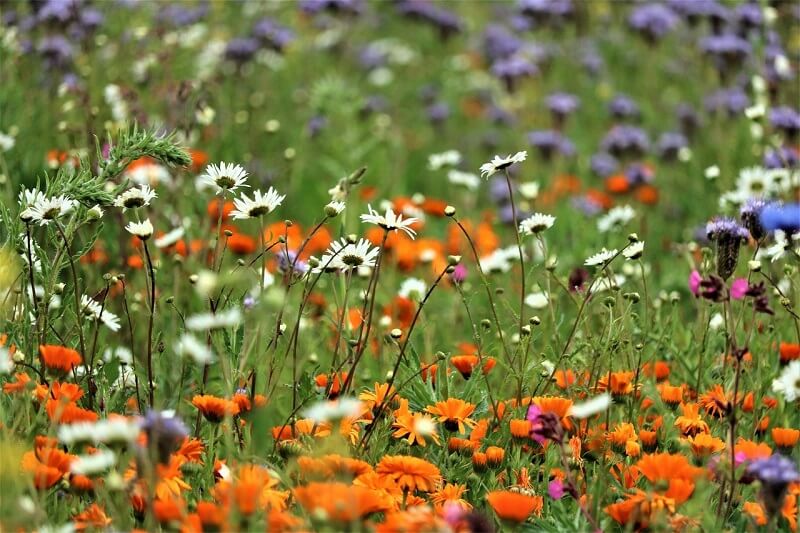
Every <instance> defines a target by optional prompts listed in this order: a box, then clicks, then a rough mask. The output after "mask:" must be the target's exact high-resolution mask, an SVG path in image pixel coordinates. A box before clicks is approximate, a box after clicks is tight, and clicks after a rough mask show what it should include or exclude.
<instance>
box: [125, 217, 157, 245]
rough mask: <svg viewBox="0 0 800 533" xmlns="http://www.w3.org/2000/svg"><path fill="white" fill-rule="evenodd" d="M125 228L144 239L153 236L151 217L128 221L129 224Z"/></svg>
mask: <svg viewBox="0 0 800 533" xmlns="http://www.w3.org/2000/svg"><path fill="white" fill-rule="evenodd" d="M125 230H126V231H127V232H128V233H130V234H131V235H135V236H136V237H139V239H141V240H143V241H146V240H147V239H149V238H150V237H152V236H153V225H152V224H151V223H150V219H149V218H146V219H144V220H143V221H141V222H128V225H127V226H125Z"/></svg>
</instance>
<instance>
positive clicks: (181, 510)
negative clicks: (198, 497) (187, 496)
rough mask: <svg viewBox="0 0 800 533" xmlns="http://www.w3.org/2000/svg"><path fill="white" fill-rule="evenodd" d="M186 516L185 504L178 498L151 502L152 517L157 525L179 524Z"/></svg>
mask: <svg viewBox="0 0 800 533" xmlns="http://www.w3.org/2000/svg"><path fill="white" fill-rule="evenodd" d="M185 515H186V502H184V501H183V500H182V499H179V498H169V499H167V500H155V501H153V516H155V517H156V520H157V521H158V523H159V524H170V523H172V522H176V523H177V522H180V521H182V520H183V517H184V516H185Z"/></svg>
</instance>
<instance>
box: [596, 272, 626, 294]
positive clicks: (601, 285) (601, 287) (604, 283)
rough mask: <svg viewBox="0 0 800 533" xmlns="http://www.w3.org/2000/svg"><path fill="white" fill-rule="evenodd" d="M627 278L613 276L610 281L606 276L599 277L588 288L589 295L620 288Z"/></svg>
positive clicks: (619, 275) (620, 275) (617, 275)
mask: <svg viewBox="0 0 800 533" xmlns="http://www.w3.org/2000/svg"><path fill="white" fill-rule="evenodd" d="M625 281H627V278H625V276H623V275H622V274H614V276H613V277H612V278H611V280H609V279H608V277H607V276H600V277H598V278H596V279H595V280H594V281H593V282H592V284H591V285H590V286H589V294H597V293H598V292H603V291H610V290H611V289H613V288H616V287H622V285H624V284H625Z"/></svg>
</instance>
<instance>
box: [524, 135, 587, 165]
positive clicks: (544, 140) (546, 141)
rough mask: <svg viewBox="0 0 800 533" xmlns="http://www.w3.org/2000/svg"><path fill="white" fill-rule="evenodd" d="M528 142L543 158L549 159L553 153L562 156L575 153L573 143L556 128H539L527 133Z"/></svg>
mask: <svg viewBox="0 0 800 533" xmlns="http://www.w3.org/2000/svg"><path fill="white" fill-rule="evenodd" d="M528 142H529V143H530V145H531V146H533V147H534V148H537V149H538V150H539V153H540V154H541V155H542V157H543V158H544V159H550V158H551V157H552V156H553V155H554V154H556V153H559V154H561V155H563V156H567V157H569V156H573V155H575V145H574V144H572V141H570V140H569V139H567V138H566V137H564V136H563V135H562V134H561V132H558V131H556V130H539V131H532V132H530V133H528Z"/></svg>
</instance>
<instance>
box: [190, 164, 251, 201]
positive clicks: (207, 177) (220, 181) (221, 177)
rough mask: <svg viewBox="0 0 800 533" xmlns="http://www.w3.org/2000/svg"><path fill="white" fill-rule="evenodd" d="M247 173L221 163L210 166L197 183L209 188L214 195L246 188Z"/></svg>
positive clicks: (235, 166)
mask: <svg viewBox="0 0 800 533" xmlns="http://www.w3.org/2000/svg"><path fill="white" fill-rule="evenodd" d="M245 181H247V171H246V170H245V169H244V168H242V167H241V166H240V165H236V164H233V163H225V162H221V163H220V164H219V165H215V164H213V163H212V164H210V165H208V166H207V167H206V172H205V174H203V175H202V176H200V178H199V180H198V182H199V184H200V185H203V186H210V187H212V188H213V189H214V191H215V192H216V194H219V193H221V192H223V191H235V190H236V189H238V188H239V187H248V185H247V184H246V183H245Z"/></svg>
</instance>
